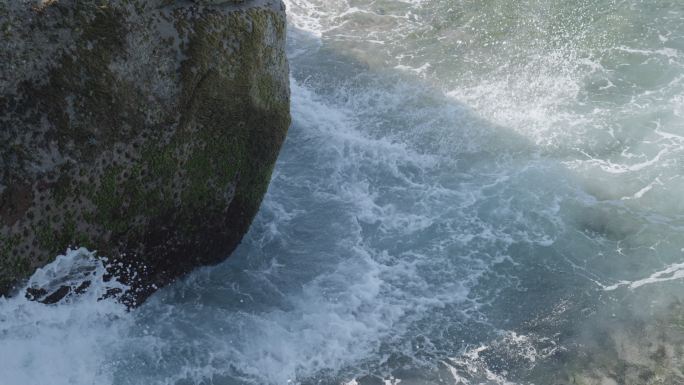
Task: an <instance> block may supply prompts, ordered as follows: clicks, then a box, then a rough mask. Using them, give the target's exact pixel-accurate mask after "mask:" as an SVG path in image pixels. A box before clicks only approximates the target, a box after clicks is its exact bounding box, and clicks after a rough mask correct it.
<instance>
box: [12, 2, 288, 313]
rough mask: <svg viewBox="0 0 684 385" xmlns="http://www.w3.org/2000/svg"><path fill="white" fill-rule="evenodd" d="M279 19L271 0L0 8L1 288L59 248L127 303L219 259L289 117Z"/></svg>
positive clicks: (255, 202) (258, 190) (263, 182)
mask: <svg viewBox="0 0 684 385" xmlns="http://www.w3.org/2000/svg"><path fill="white" fill-rule="evenodd" d="M285 28H286V23H285V10H284V6H283V4H282V3H281V1H280V0H253V1H246V2H239V1H238V2H236V1H221V2H215V1H204V2H188V1H181V0H178V1H171V0H157V1H143V0H109V1H97V2H95V1H93V2H83V1H77V0H61V1H58V2H45V1H43V2H29V1H19V2H9V3H4V4H2V5H0V32H1V33H2V34H3V41H2V43H1V44H0V51H1V52H2V60H0V161H1V162H2V170H1V171H0V294H6V293H8V292H9V291H11V289H12V287H13V286H15V285H16V284H17V283H18V282H20V281H21V280H22V279H25V278H27V277H28V275H30V274H31V273H32V272H33V271H34V270H35V269H36V268H38V267H41V266H43V265H45V264H47V263H49V262H51V260H52V259H53V258H55V256H56V255H58V254H59V253H62V252H64V251H65V250H66V249H67V247H70V246H71V247H76V246H84V247H88V248H90V249H92V250H97V252H98V254H100V255H103V256H107V257H109V258H112V259H114V260H116V261H118V262H121V266H125V268H121V271H115V272H113V273H115V274H123V276H122V277H121V278H122V279H123V280H125V281H126V283H128V284H130V285H131V286H132V287H133V289H134V290H133V291H132V293H130V295H129V296H127V297H126V301H128V302H129V303H131V304H134V303H135V302H137V301H139V300H140V299H144V298H145V297H146V296H147V295H149V294H150V293H151V292H152V291H153V290H154V288H156V287H159V286H162V285H164V284H166V283H168V282H170V281H172V280H173V279H175V278H177V277H179V276H181V275H182V274H185V273H187V272H188V271H190V270H191V269H193V268H194V267H197V266H200V265H205V264H212V263H217V262H219V261H221V260H223V259H224V258H225V257H227V256H228V255H229V254H230V252H231V251H232V250H233V249H234V248H235V247H236V246H237V244H238V243H239V242H240V239H241V238H242V236H243V234H244V233H245V232H246V231H247V229H248V227H249V225H250V222H251V220H252V218H253V217H254V215H255V214H256V212H257V210H258V207H259V204H260V202H261V199H262V197H263V195H264V193H265V191H266V189H267V186H268V183H269V180H270V176H271V171H272V169H273V165H274V163H275V160H276V157H277V155H278V151H279V149H280V146H281V144H282V142H283V140H284V137H285V134H286V132H287V128H288V126H289V123H290V115H289V83H288V82H289V78H288V64H287V60H286V57H285V49H284V45H285ZM113 265H117V266H118V264H113ZM131 267H133V269H130V268H131Z"/></svg>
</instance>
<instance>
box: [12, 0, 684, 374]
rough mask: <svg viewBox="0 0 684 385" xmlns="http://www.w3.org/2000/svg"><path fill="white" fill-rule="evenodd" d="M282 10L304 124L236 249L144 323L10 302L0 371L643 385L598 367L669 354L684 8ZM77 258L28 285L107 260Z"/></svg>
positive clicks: (78, 301)
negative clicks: (661, 337) (632, 384)
mask: <svg viewBox="0 0 684 385" xmlns="http://www.w3.org/2000/svg"><path fill="white" fill-rule="evenodd" d="M286 3H287V6H288V17H289V23H290V27H289V28H290V29H289V48H288V49H289V55H290V61H291V68H292V79H291V80H292V115H293V126H292V128H291V130H290V133H289V136H288V138H287V141H286V143H285V146H284V149H283V151H282V153H281V156H280V159H279V161H278V164H277V166H276V169H275V172H274V176H273V180H272V183H271V186H270V190H269V192H268V194H267V196H266V198H265V201H264V203H263V205H262V208H261V211H260V213H259V215H258V217H257V218H256V220H255V223H254V225H253V226H252V228H251V230H250V232H249V234H248V235H247V236H246V238H245V240H244V241H243V243H242V245H241V246H240V248H239V249H238V250H237V251H236V252H235V253H234V255H233V256H232V257H231V258H230V259H229V260H228V261H227V262H225V263H223V264H221V265H219V266H216V267H212V268H205V269H201V270H199V271H196V272H195V273H193V274H191V275H190V276H189V277H187V278H186V279H184V280H183V281H181V282H177V283H176V284H174V285H172V286H170V287H168V288H165V289H163V290H161V291H160V292H158V293H157V294H156V295H155V296H153V297H152V298H151V299H150V300H149V301H148V302H147V303H146V304H145V305H144V306H142V307H141V308H140V309H137V310H135V311H133V312H126V311H125V309H124V308H123V307H122V306H121V305H119V304H117V303H116V301H114V300H101V301H98V300H97V299H98V298H100V297H101V296H102V295H101V294H102V293H101V290H105V288H104V287H102V288H99V287H95V288H94V289H93V290H89V291H88V294H87V295H85V296H81V297H78V296H73V297H68V298H67V299H65V300H64V301H62V302H60V303H58V304H56V305H49V306H44V305H41V304H37V303H33V302H29V301H27V300H25V299H23V298H20V297H16V298H11V299H2V300H0V374H2V379H3V381H2V383H3V384H4V383H7V384H9V385H14V384H17V385H18V384H45V383H50V384H62V383H63V384H90V383H97V384H177V385H184V384H290V383H298V384H314V383H317V384H343V383H346V384H360V385H366V384H376V383H386V384H397V383H401V384H438V383H439V384H442V383H445V384H530V383H535V384H546V383H549V384H550V383H563V382H562V381H569V380H568V379H569V378H570V379H573V381H574V380H579V379H582V380H583V381H585V382H586V383H601V382H600V381H602V380H603V379H606V381H609V380H612V381H616V382H618V383H629V381H630V380H629V377H622V378H617V377H611V376H612V375H613V374H614V372H615V370H613V372H611V370H612V369H611V368H612V367H611V366H610V365H611V364H610V363H609V362H608V361H614V362H619V363H623V364H624V365H623V366H622V367H623V368H628V369H629V370H632V369H634V370H635V373H637V374H639V373H644V372H638V371H637V369H638V370H642V369H643V368H646V369H648V368H649V365H651V364H652V363H651V362H652V361H653V360H655V359H654V358H652V357H661V358H658V360H660V361H658V362H657V364H658V365H660V366H658V367H659V368H661V369H662V368H666V369H667V368H668V367H675V366H676V365H675V364H677V362H679V361H677V360H680V359H679V358H678V357H677V354H675V353H673V354H674V355H673V354H670V353H667V352H669V351H675V350H673V349H674V348H673V346H674V345H676V344H677V343H678V342H677V341H680V340H682V341H684V338H683V339H680V337H682V336H681V335H680V334H681V332H678V331H677V330H678V329H677V328H676V327H675V326H676V325H679V323H677V322H680V321H681V320H680V321H677V320H678V319H680V318H682V314H684V311H682V310H681V306H680V305H679V302H678V301H680V300H681V298H682V295H683V294H684V290H683V289H684V286H683V284H684V281H682V280H681V278H682V277H683V275H682V263H683V262H684V237H683V236H682V235H681V234H682V231H684V205H682V203H681V202H682V201H681V199H679V197H680V196H681V194H682V192H683V191H684V180H683V179H682V175H681V174H682V172H681V171H682V159H683V158H682V156H683V155H684V146H683V144H684V71H683V70H684V5H682V4H680V3H681V2H677V1H658V2H644V1H638V0H628V1H612V0H600V1H596V0H579V1H575V2H572V3H569V2H563V1H558V0H551V1H541V0H525V1H516V2H510V1H487V2H482V1H475V0H459V1H451V0H422V1H418V0H416V1H388V0H359V1H351V0H325V1H324V0H288V1H286ZM88 255H89V253H88V252H86V251H84V250H77V251H71V252H69V253H67V254H66V256H64V257H60V258H59V259H58V260H57V261H56V262H55V264H53V265H51V266H50V267H48V268H47V269H46V270H43V271H41V272H38V273H37V274H36V275H35V276H34V277H33V278H32V280H33V281H32V282H33V283H36V280H39V281H40V283H41V284H42V283H43V282H45V281H46V280H50V279H53V278H50V277H51V276H50V273H49V271H57V270H58V271H61V272H63V271H65V269H66V270H69V271H82V269H83V268H85V267H87V269H85V270H86V271H95V272H96V273H95V274H98V273H97V271H99V270H98V269H99V268H98V266H99V265H98V263H99V262H98V261H97V260H95V259H92V258H87V256H88ZM79 266H80V268H81V269H79ZM55 269H57V270H55ZM58 275H59V274H57V276H58ZM32 282H29V284H28V285H29V286H30V285H31V284H32ZM98 290H99V291H100V292H98ZM678 317H679V318H678ZM644 325H654V326H653V328H655V327H656V326H657V328H658V330H659V333H664V334H663V335H665V336H666V337H667V338H668V339H670V343H669V344H668V343H667V342H663V341H661V340H659V339H658V338H656V337H653V338H652V339H649V338H651V337H650V336H651V335H653V336H655V335H656V334H657V333H655V331H653V332H652V330H651V329H650V328H651V326H644ZM668 325H674V326H672V327H670V326H668ZM680 329H681V328H680ZM630 330H637V331H640V332H639V333H640V334H639V333H637V334H638V337H635V335H636V334H630ZM654 330H655V329H654ZM678 333H679V334H678ZM629 341H638V342H634V344H636V346H642V347H643V346H650V347H649V348H648V349H651V348H652V349H653V351H650V350H648V349H642V350H644V352H645V353H643V354H641V353H639V348H634V349H632V348H630V346H632V345H630V344H631V342H629ZM639 344H641V345H639ZM660 346H662V347H663V349H665V350H664V351H665V353H663V354H661V355H660V356H658V355H657V354H660V353H658V352H659V350H658V349H659V347H660ZM630 349H631V350H630ZM668 349H670V350H668ZM656 353H657V354H656ZM646 356H648V357H646ZM680 356H681V355H680ZM601 357H604V358H601ZM644 357H646V358H644ZM649 357H651V358H649ZM667 360H670V361H667ZM680 361H681V360H680ZM663 362H665V363H663ZM653 365H656V364H655V363H654V364H653ZM630 368H631V369H630ZM639 368H641V369H639ZM646 369H643V370H646ZM661 369H659V370H661ZM610 373H613V374H610ZM629 375H630V374H629V373H627V374H624V375H623V376H629ZM672 376H674V377H668V378H670V380H672V378H675V380H672V381H673V382H672V383H677V381H678V379H679V378H677V377H676V373H675V374H672ZM643 378H647V377H643ZM591 381H595V382H591ZM644 381H646V380H644ZM570 383H572V382H570ZM608 383H609V382H608Z"/></svg>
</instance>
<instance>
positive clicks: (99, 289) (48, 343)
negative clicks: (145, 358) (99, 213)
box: [0, 249, 142, 385]
mask: <svg viewBox="0 0 684 385" xmlns="http://www.w3.org/2000/svg"><path fill="white" fill-rule="evenodd" d="M84 274H87V276H88V277H89V278H90V279H91V282H92V284H91V286H90V287H89V290H87V291H86V292H85V293H84V294H83V295H80V296H72V297H67V298H66V299H63V300H62V301H61V302H60V303H58V304H55V305H44V304H42V303H38V302H32V301H29V300H27V299H26V298H24V296H23V295H22V294H21V293H22V292H20V293H19V295H17V296H15V297H12V298H0V373H2V375H1V380H0V382H2V384H6V385H30V384H36V385H37V384H54V385H61V384H65V385H66V384H110V383H112V376H111V375H112V373H111V372H110V371H108V369H107V365H108V364H107V359H106V357H107V356H108V353H110V352H112V351H114V350H116V349H117V347H118V346H119V344H120V342H121V337H122V336H125V334H126V331H127V329H128V327H129V326H130V325H131V324H132V316H131V315H130V314H129V313H127V312H126V309H125V306H123V305H121V304H120V303H118V302H116V300H115V299H114V298H110V299H105V300H99V298H101V297H102V296H103V295H104V294H105V293H107V291H108V290H110V289H111V288H115V287H118V288H124V287H122V286H121V285H119V284H117V283H116V281H115V280H112V281H110V282H108V283H104V282H103V281H102V276H103V274H104V266H103V264H102V261H101V260H99V259H96V258H95V257H94V256H93V254H92V253H91V252H89V251H87V250H85V249H78V250H70V251H68V252H67V253H66V254H65V255H62V256H59V257H57V259H56V260H55V261H54V262H53V263H51V264H49V265H47V266H46V267H44V268H42V269H39V270H38V271H37V272H36V273H35V274H34V275H33V276H32V277H31V279H30V280H29V282H28V285H27V287H43V288H44V287H53V288H54V287H55V284H57V285H58V286H57V287H59V285H63V284H69V280H70V279H71V280H73V282H74V283H75V282H77V281H79V280H81V281H82V279H83V276H84ZM67 277H70V278H67ZM65 278H66V279H65ZM141 342H142V341H141Z"/></svg>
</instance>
